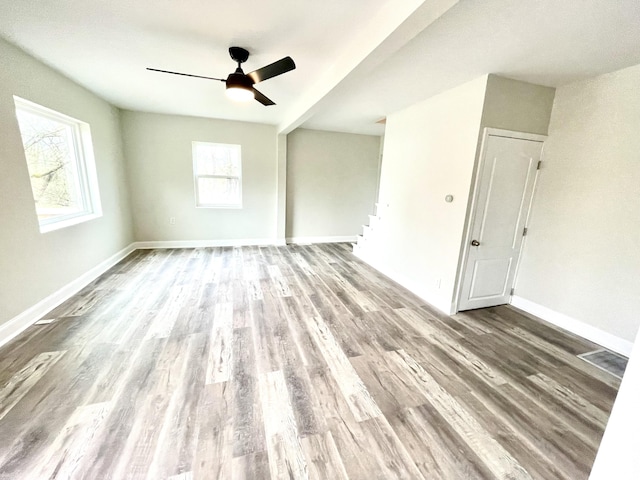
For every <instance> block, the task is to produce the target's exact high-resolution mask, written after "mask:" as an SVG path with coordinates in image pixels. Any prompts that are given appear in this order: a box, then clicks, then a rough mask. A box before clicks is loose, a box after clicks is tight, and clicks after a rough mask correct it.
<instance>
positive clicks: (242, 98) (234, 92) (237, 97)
mask: <svg viewBox="0 0 640 480" xmlns="http://www.w3.org/2000/svg"><path fill="white" fill-rule="evenodd" d="M226 94H227V97H229V98H230V99H231V100H233V101H236V102H248V101H249V100H253V99H254V98H255V95H254V94H253V90H248V89H247V88H246V87H241V86H237V85H234V86H230V87H229V86H228V87H227V90H226Z"/></svg>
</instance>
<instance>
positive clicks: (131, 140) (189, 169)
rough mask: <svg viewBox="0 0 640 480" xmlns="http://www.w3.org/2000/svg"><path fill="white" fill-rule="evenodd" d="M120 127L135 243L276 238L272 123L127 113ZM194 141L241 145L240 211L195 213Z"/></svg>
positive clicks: (274, 150)
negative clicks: (171, 221)
mask: <svg viewBox="0 0 640 480" xmlns="http://www.w3.org/2000/svg"><path fill="white" fill-rule="evenodd" d="M122 127H123V128H122V130H123V136H124V144H125V154H126V158H127V163H128V172H129V179H130V182H131V186H132V210H133V217H134V224H135V237H136V240H138V241H190V240H194V241H201V240H216V241H224V240H254V241H256V242H261V241H268V240H272V241H275V236H276V213H277V177H276V174H277V156H276V140H277V135H276V128H275V127H274V126H271V125H262V124H257V123H246V122H233V121H227V120H212V119H205V118H196V117H183V116H176V115H160V114H151V113H140V112H130V111H125V112H123V113H122ZM192 141H201V142H212V143H231V144H239V145H241V147H242V197H243V198H242V205H243V206H242V209H220V208H196V206H195V197H194V181H193V162H192V156H191V142H192ZM171 217H175V219H176V223H175V225H171V224H170V223H169V219H170V218H171Z"/></svg>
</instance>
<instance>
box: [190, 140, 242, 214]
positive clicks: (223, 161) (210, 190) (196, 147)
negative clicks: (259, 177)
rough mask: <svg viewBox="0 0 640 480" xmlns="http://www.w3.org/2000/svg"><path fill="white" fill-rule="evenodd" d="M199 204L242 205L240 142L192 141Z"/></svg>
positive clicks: (231, 206) (197, 201) (203, 205)
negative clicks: (236, 143) (234, 143)
mask: <svg viewBox="0 0 640 480" xmlns="http://www.w3.org/2000/svg"><path fill="white" fill-rule="evenodd" d="M193 173H194V178H195V190H196V206H198V207H222V208H224V207H226V208H241V207H242V160H241V151H240V145H228V144H220V143H204V142H193Z"/></svg>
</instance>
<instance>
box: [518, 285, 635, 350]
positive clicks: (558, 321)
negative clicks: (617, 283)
mask: <svg viewBox="0 0 640 480" xmlns="http://www.w3.org/2000/svg"><path fill="white" fill-rule="evenodd" d="M511 305H513V306H514V307H516V308H519V309H520V310H524V311H525V312H527V313H530V314H531V315H535V316H536V317H538V318H540V319H542V320H544V321H545V322H549V323H551V324H552V325H555V326H556V327H560V328H563V329H565V330H568V331H569V332H571V333H573V334H575V335H578V336H580V337H582V338H586V339H587V340H589V341H591V342H593V343H597V344H598V345H602V346H603V347H605V348H607V349H609V350H612V351H614V352H616V353H620V354H622V355H624V356H626V357H628V356H629V355H631V349H632V348H633V343H632V342H630V341H628V340H624V339H623V338H620V337H617V336H615V335H613V334H611V333H608V332H605V331H604V330H600V329H599V328H597V327H594V326H593V325H589V324H588V323H585V322H583V321H582V320H577V319H575V318H572V317H570V316H568V315H565V314H563V313H559V312H556V311H555V310H551V309H550V308H547V307H545V306H542V305H539V304H537V303H535V302H532V301H530V300H527V299H526V298H522V297H518V296H517V295H514V296H513V297H512V298H511Z"/></svg>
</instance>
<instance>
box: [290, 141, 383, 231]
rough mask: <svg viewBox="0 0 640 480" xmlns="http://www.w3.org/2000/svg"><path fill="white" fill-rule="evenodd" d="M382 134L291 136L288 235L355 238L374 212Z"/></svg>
mask: <svg viewBox="0 0 640 480" xmlns="http://www.w3.org/2000/svg"><path fill="white" fill-rule="evenodd" d="M379 159H380V137H376V136H369V135H355V134H349V133H335V132H325V131H319V130H306V129H297V130H294V131H293V132H291V133H290V134H289V135H288V137H287V226H286V236H287V238H304V237H340V236H355V235H357V234H359V233H361V231H362V225H363V224H367V223H368V215H369V214H373V213H374V203H375V197H376V190H377V182H378V164H379Z"/></svg>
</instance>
